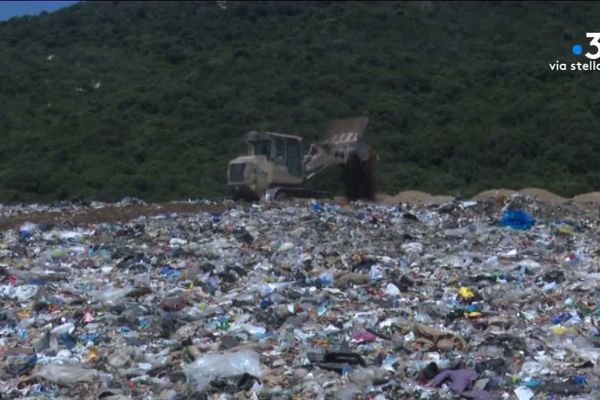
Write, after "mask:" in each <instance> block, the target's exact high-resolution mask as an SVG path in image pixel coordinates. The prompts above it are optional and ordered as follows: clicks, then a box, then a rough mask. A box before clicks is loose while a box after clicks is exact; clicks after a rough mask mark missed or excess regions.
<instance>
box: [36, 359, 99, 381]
mask: <svg viewBox="0 0 600 400" xmlns="http://www.w3.org/2000/svg"><path fill="white" fill-rule="evenodd" d="M32 376H36V377H39V378H43V379H45V380H47V381H49V382H53V383H57V384H62V385H69V384H74V383H79V382H89V383H94V382H96V381H98V379H109V378H111V375H110V374H106V373H103V372H101V371H98V370H96V369H87V368H83V367H82V366H81V365H80V364H46V365H44V366H42V367H41V368H40V369H39V370H38V371H37V372H35V373H34V374H33V375H32Z"/></svg>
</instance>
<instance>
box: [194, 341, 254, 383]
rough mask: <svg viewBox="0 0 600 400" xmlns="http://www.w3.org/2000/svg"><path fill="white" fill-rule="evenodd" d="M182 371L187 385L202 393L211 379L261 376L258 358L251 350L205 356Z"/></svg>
mask: <svg viewBox="0 0 600 400" xmlns="http://www.w3.org/2000/svg"><path fill="white" fill-rule="evenodd" d="M184 371H185V375H186V377H187V379H188V383H190V384H192V385H194V386H195V388H196V390H198V391H203V390H204V388H206V386H207V385H208V384H209V383H210V381H212V380H213V379H217V378H228V377H231V376H236V375H242V374H244V373H247V374H250V375H252V376H257V377H258V376H261V375H262V368H261V366H260V356H259V355H258V353H257V352H255V351H253V350H243V351H238V352H234V353H215V354H207V355H205V356H203V357H200V358H198V359H197V360H196V361H194V362H193V363H191V364H188V365H186V366H185V367H184Z"/></svg>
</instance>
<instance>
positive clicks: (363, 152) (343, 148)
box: [227, 117, 376, 201]
mask: <svg viewBox="0 0 600 400" xmlns="http://www.w3.org/2000/svg"><path fill="white" fill-rule="evenodd" d="M368 122H369V119H368V118H367V117H354V118H345V119H339V120H334V121H332V122H331V123H330V124H329V127H328V128H327V130H326V132H325V134H324V135H323V137H324V139H323V140H322V141H321V142H318V143H312V144H310V146H308V148H306V147H303V143H302V137H301V136H296V135H288V134H283V133H276V132H265V131H260V132H258V131H251V132H247V133H246V134H245V141H246V144H247V149H248V151H247V154H246V155H244V156H239V157H237V158H235V159H233V160H231V161H230V162H229V165H228V170H227V182H228V186H229V188H230V190H231V191H232V193H233V197H234V198H236V199H245V200H250V201H252V200H259V199H262V198H267V199H282V198H285V197H309V196H310V197H320V196H326V195H328V194H329V193H327V192H324V191H320V190H316V189H312V188H311V181H312V180H313V178H314V177H315V176H317V175H318V174H320V173H321V172H323V171H325V170H326V169H327V168H329V167H333V166H341V167H342V168H343V179H344V184H345V189H346V196H347V197H348V198H349V199H359V198H362V199H372V198H373V196H374V191H375V188H374V182H373V164H374V160H375V158H376V156H375V154H374V153H373V151H372V149H371V147H370V146H369V145H368V144H367V143H366V142H365V141H364V138H363V134H364V131H365V129H366V127H367V125H368ZM304 150H307V151H304Z"/></svg>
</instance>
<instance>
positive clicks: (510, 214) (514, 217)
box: [500, 210, 535, 230]
mask: <svg viewBox="0 0 600 400" xmlns="http://www.w3.org/2000/svg"><path fill="white" fill-rule="evenodd" d="M500 225H501V226H510V227H511V228H513V229H519V230H527V229H530V228H531V227H532V226H533V225H535V218H533V217H532V216H531V215H529V214H527V213H526V212H525V211H522V210H506V211H504V214H502V219H501V220H500Z"/></svg>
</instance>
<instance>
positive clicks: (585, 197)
mask: <svg viewBox="0 0 600 400" xmlns="http://www.w3.org/2000/svg"><path fill="white" fill-rule="evenodd" d="M573 202H575V203H580V204H583V203H593V204H600V192H590V193H584V194H580V195H577V196H575V197H573Z"/></svg>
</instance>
